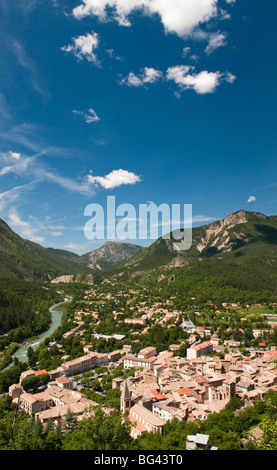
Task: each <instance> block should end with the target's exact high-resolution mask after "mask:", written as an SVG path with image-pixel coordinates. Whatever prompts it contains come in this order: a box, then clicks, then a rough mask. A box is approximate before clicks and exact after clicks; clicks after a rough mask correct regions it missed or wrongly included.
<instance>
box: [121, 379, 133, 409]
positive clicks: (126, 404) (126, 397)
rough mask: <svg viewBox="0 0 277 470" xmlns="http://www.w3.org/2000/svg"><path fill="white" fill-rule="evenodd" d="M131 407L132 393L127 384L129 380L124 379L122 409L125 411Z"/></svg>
mask: <svg viewBox="0 0 277 470" xmlns="http://www.w3.org/2000/svg"><path fill="white" fill-rule="evenodd" d="M130 408H131V393H130V390H129V388H128V385H127V380H124V382H123V386H122V393H121V398H120V410H121V411H122V413H125V412H126V411H127V410H129V409H130Z"/></svg>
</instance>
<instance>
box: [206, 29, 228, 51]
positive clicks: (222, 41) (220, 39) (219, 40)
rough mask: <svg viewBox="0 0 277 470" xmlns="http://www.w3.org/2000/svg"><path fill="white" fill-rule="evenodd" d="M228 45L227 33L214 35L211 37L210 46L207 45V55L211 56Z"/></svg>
mask: <svg viewBox="0 0 277 470" xmlns="http://www.w3.org/2000/svg"><path fill="white" fill-rule="evenodd" d="M226 44H227V43H226V34H225V33H219V32H218V33H213V34H211V35H210V38H209V44H208V45H207V47H206V49H205V51H206V53H207V54H211V53H212V52H214V51H215V50H216V49H218V48H219V47H222V46H226Z"/></svg>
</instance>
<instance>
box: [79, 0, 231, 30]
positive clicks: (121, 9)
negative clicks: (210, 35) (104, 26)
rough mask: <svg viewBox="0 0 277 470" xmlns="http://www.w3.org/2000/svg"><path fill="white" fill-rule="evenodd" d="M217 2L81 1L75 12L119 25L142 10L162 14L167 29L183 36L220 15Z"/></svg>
mask: <svg viewBox="0 0 277 470" xmlns="http://www.w3.org/2000/svg"><path fill="white" fill-rule="evenodd" d="M229 2H230V0H229ZM217 3H218V0H170V1H168V0H82V3H81V4H80V5H78V6H77V7H76V8H74V10H73V15H74V16H75V18H77V19H82V18H84V17H85V16H89V15H96V16H98V18H99V19H100V20H101V21H108V20H109V19H110V17H112V18H113V19H115V20H116V21H117V22H118V23H119V24H120V25H125V26H130V24H131V23H130V15H131V14H132V13H133V12H135V11H136V10H140V11H142V12H143V14H145V15H147V16H151V15H154V14H159V15H160V18H161V21H162V23H163V25H164V28H165V30H166V32H171V33H176V34H178V35H179V36H181V37H183V36H185V35H188V34H189V33H190V32H191V31H192V30H193V29H194V28H195V27H197V26H198V25H199V24H202V23H206V22H208V21H209V20H211V19H212V18H215V17H217V16H218V14H219V10H218V8H217Z"/></svg>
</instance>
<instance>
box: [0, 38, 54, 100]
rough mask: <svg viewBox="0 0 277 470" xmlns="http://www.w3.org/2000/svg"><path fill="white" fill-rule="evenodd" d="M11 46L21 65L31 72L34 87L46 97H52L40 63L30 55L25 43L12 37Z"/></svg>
mask: <svg viewBox="0 0 277 470" xmlns="http://www.w3.org/2000/svg"><path fill="white" fill-rule="evenodd" d="M9 48H10V50H11V52H12V53H13V54H14V56H15V58H16V60H17V62H18V63H19V65H20V66H21V67H22V68H23V69H25V70H27V71H28V72H29V75H30V82H31V86H32V88H33V89H34V90H35V91H36V92H37V93H39V94H40V95H42V96H44V97H45V98H50V93H49V91H48V90H47V88H46V86H45V83H44V79H43V78H42V76H41V74H40V72H39V68H38V65H37V64H36V63H35V61H34V60H33V59H31V57H29V55H28V53H27V51H26V49H25V47H24V45H23V43H22V42H21V41H18V40H17V39H11V40H10V41H9Z"/></svg>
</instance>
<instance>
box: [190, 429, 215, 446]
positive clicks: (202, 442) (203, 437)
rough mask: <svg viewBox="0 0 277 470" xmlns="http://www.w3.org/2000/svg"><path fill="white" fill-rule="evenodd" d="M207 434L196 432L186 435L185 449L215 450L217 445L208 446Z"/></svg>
mask: <svg viewBox="0 0 277 470" xmlns="http://www.w3.org/2000/svg"><path fill="white" fill-rule="evenodd" d="M209 438H210V436H208V435H207V434H200V433H197V434H196V435H195V436H190V435H189V436H187V444H186V450H217V447H210V446H209Z"/></svg>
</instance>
